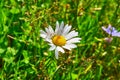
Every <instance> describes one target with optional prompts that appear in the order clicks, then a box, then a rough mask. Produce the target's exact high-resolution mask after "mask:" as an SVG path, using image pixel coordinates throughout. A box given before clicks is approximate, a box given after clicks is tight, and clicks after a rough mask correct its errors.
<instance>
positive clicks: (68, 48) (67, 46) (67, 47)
mask: <svg viewBox="0 0 120 80" xmlns="http://www.w3.org/2000/svg"><path fill="white" fill-rule="evenodd" d="M62 47H63V48H65V49H67V50H71V48H70V47H69V45H67V44H66V45H65V46H62Z"/></svg>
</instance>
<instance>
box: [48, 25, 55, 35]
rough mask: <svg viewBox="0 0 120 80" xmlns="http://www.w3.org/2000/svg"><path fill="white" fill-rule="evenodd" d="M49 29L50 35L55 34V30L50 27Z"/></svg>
mask: <svg viewBox="0 0 120 80" xmlns="http://www.w3.org/2000/svg"><path fill="white" fill-rule="evenodd" d="M48 28H49V31H50V33H52V34H53V33H54V30H53V28H52V27H51V26H50V25H49V27H48Z"/></svg>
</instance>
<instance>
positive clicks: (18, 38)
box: [0, 0, 120, 80]
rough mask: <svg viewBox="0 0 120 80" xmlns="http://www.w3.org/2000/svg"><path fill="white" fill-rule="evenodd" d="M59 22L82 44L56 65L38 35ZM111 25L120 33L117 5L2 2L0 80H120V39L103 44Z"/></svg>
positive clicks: (80, 0)
mask: <svg viewBox="0 0 120 80" xmlns="http://www.w3.org/2000/svg"><path fill="white" fill-rule="evenodd" d="M56 21H59V22H61V21H64V22H65V23H66V24H71V25H72V27H73V29H76V30H77V31H78V33H79V37H81V38H82V40H81V42H80V43H79V44H78V47H77V48H76V49H73V50H72V51H67V52H66V53H65V54H61V55H60V57H59V59H58V60H57V59H55V56H54V51H49V50H48V49H49V46H48V44H46V42H45V41H44V40H43V39H42V38H40V32H39V30H41V29H42V30H43V29H45V27H47V26H48V25H51V26H52V27H53V28H55V22H56ZM108 24H111V25H112V26H114V27H115V28H117V29H118V30H119V31H120V1H119V0H0V80H119V79H120V44H119V43H120V38H119V37H114V39H113V41H112V42H111V43H107V42H105V41H104V40H103V39H104V38H105V37H108V35H107V34H106V33H105V32H104V31H102V29H101V27H102V26H108Z"/></svg>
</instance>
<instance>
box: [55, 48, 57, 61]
mask: <svg viewBox="0 0 120 80" xmlns="http://www.w3.org/2000/svg"><path fill="white" fill-rule="evenodd" d="M55 57H56V59H58V50H57V49H55Z"/></svg>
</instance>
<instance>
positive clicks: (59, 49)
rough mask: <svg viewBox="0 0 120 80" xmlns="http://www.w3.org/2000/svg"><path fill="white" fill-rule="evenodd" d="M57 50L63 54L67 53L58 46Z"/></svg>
mask: <svg viewBox="0 0 120 80" xmlns="http://www.w3.org/2000/svg"><path fill="white" fill-rule="evenodd" d="M56 49H57V50H58V51H60V52H62V53H65V51H64V49H63V48H62V47H59V46H57V48H56Z"/></svg>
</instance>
